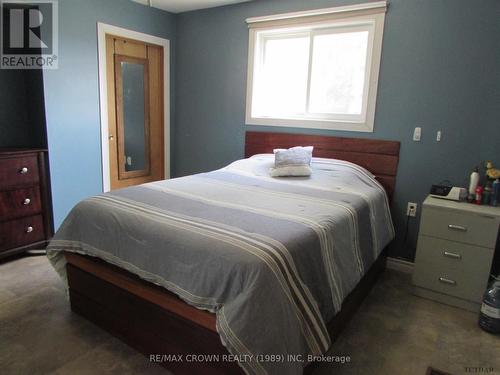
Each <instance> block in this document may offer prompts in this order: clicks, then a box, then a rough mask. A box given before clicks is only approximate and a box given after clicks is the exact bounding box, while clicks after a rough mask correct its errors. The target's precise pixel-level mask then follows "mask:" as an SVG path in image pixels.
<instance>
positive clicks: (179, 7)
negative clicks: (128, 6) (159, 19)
mask: <svg viewBox="0 0 500 375" xmlns="http://www.w3.org/2000/svg"><path fill="white" fill-rule="evenodd" d="M132 1H135V2H136V3H140V4H144V5H149V6H152V7H155V8H158V9H162V10H166V11H169V12H172V13H181V12H187V11H190V10H197V9H205V8H213V7H219V6H222V5H229V4H236V3H244V2H247V1H251V0H132Z"/></svg>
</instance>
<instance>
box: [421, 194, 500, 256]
mask: <svg viewBox="0 0 500 375" xmlns="http://www.w3.org/2000/svg"><path fill="white" fill-rule="evenodd" d="M463 204H464V205H465V204H466V203H463ZM498 222H499V220H498V218H496V217H493V216H488V215H480V214H471V213H470V212H469V213H467V212H463V211H455V210H445V209H437V208H433V207H425V206H424V209H423V212H422V218H421V223H420V234H425V235H427V236H432V237H438V238H444V239H449V240H452V241H457V242H464V243H468V244H473V245H477V246H484V247H488V248H491V249H493V248H495V244H496V240H497V234H498Z"/></svg>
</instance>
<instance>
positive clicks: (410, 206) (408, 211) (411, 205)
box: [406, 202, 417, 217]
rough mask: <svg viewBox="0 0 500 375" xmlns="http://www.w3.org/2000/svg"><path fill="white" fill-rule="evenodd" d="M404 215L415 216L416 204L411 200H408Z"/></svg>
mask: <svg viewBox="0 0 500 375" xmlns="http://www.w3.org/2000/svg"><path fill="white" fill-rule="evenodd" d="M406 216H411V217H415V216H417V204H416V203H413V202H408V207H407V209H406Z"/></svg>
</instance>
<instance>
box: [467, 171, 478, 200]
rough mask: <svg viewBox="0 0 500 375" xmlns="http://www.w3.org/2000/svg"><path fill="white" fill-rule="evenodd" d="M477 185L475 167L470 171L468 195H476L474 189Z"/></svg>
mask: <svg viewBox="0 0 500 375" xmlns="http://www.w3.org/2000/svg"><path fill="white" fill-rule="evenodd" d="M478 183H479V168H478V167H476V168H474V170H473V171H472V173H471V175H470V184H469V194H470V195H474V194H476V188H477V184H478Z"/></svg>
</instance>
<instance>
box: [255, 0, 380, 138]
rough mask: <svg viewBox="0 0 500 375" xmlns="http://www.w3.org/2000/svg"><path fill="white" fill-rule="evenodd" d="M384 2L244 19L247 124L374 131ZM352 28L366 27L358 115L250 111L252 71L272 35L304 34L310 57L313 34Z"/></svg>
mask: <svg viewBox="0 0 500 375" xmlns="http://www.w3.org/2000/svg"><path fill="white" fill-rule="evenodd" d="M386 9H387V3H386V2H385V1H379V2H373V3H366V4H359V5H351V6H345V7H335V8H327V9H318V10H313V11H306V12H294V13H287V14H279V15H274V16H266V17H256V18H250V19H247V23H248V24H249V28H250V32H249V49H248V76H247V98H246V124H247V125H263V126H286V127H297V128H315V129H331V130H345V131H359V132H373V130H374V129H373V128H374V120H375V107H376V99H377V88H378V78H379V71H380V59H381V52H382V40H383V32H384V20H385V12H386ZM348 28H352V29H353V30H356V29H360V28H361V29H363V30H369V31H371V32H369V39H368V50H367V56H366V58H367V64H366V71H365V77H366V78H365V86H364V92H363V104H362V113H361V115H341V114H340V115H335V118H334V119H332V116H330V115H326V116H325V115H320V114H304V115H303V116H302V115H301V116H295V117H294V116H288V117H286V118H285V117H264V116H260V117H257V116H254V115H253V114H252V102H253V89H254V80H253V77H254V74H255V70H256V69H258V67H259V60H261V59H262V54H263V51H264V46H263V43H264V42H265V40H266V39H269V38H272V35H273V34H276V35H277V36H279V37H281V36H283V37H285V36H287V34H288V35H293V34H301V33H303V34H307V35H309V37H310V38H311V40H310V45H309V48H310V53H309V57H310V60H311V59H312V48H313V44H312V43H313V40H314V35H318V34H322V33H332V32H341V33H342V32H346V29H348ZM311 68H312V63H311V61H309V73H308V83H307V93H306V95H307V103H306V108H308V107H309V95H310V90H309V89H310V79H311Z"/></svg>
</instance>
